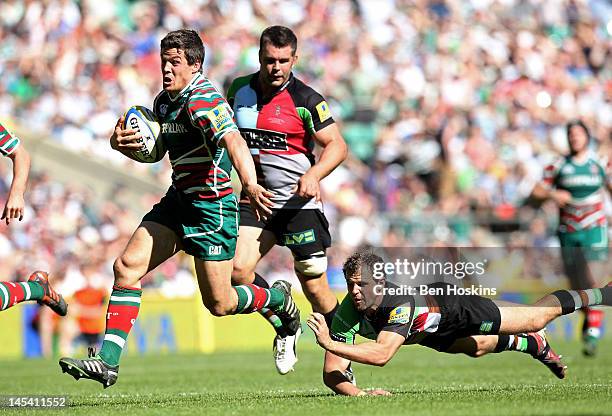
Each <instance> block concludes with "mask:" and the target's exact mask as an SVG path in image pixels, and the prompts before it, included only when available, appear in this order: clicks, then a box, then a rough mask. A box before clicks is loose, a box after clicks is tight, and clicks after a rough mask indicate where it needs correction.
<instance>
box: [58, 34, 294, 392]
mask: <svg viewBox="0 0 612 416" xmlns="http://www.w3.org/2000/svg"><path fill="white" fill-rule="evenodd" d="M160 49H161V75H162V81H163V91H162V92H160V93H159V94H158V96H157V97H156V99H155V102H154V108H153V111H154V112H155V114H156V116H157V117H158V120H159V122H160V123H161V127H162V139H163V141H164V145H165V147H166V148H167V149H168V153H169V157H170V162H171V164H172V170H173V174H172V186H171V187H170V189H169V190H168V192H167V193H166V195H165V196H164V197H163V198H162V200H161V201H160V202H159V203H157V204H156V205H155V206H154V207H153V209H152V210H151V211H150V212H149V213H148V214H146V215H145V216H144V218H143V220H142V222H141V224H140V225H139V227H138V228H137V229H136V231H135V232H134V234H133V235H132V237H131V239H130V241H129V242H128V244H127V246H126V247H125V249H124V250H123V253H121V255H120V256H119V257H118V258H117V259H116V261H115V263H114V268H113V269H114V274H115V284H114V286H113V290H112V293H111V296H110V301H109V305H108V311H107V314H106V315H107V320H106V332H105V335H104V341H103V343H102V348H101V350H100V354H99V355H95V353H90V358H89V359H85V360H77V359H72V358H62V359H60V366H61V368H62V371H64V372H68V373H69V374H70V375H72V376H73V377H74V378H76V379H79V378H89V379H92V380H95V381H98V382H100V383H101V384H102V385H103V386H104V387H105V388H106V387H108V386H111V385H113V384H114V383H115V382H116V380H117V376H118V371H119V359H120V356H121V352H122V350H123V348H124V346H125V342H126V339H127V337H128V334H129V332H130V330H131V328H132V325H133V324H134V321H135V320H136V317H137V315H138V310H139V307H140V300H141V293H142V290H141V284H140V279H142V277H143V276H144V275H146V274H147V273H148V272H150V271H151V270H153V269H154V268H156V267H157V266H158V265H160V264H161V263H163V262H164V261H166V260H167V259H168V258H170V257H171V256H173V255H174V254H176V253H177V252H178V251H179V250H184V251H185V252H186V253H188V254H190V255H192V256H193V257H194V263H195V270H196V274H197V278H198V284H199V287H200V292H201V295H202V300H203V302H204V305H205V306H206V308H208V310H210V312H211V313H212V314H213V315H215V316H224V315H232V314H238V313H251V312H254V311H257V310H260V309H261V308H264V307H267V308H270V309H271V310H273V311H274V312H275V313H276V314H278V315H279V317H280V318H281V319H282V320H284V322H285V323H286V324H288V325H289V324H291V323H293V322H295V321H297V322H298V324H299V311H298V309H297V307H296V306H295V304H294V303H293V300H292V298H291V295H290V285H289V284H288V283H287V282H284V281H279V282H276V283H275V285H273V287H272V288H269V289H267V288H261V287H258V286H256V285H253V284H246V285H241V286H232V285H231V272H232V259H233V257H234V251H235V247H236V238H237V231H238V208H237V202H236V199H235V197H234V195H233V194H232V188H231V184H230V172H231V168H232V165H233V166H234V167H235V168H236V171H237V173H238V176H239V178H240V181H241V182H242V187H243V190H244V192H246V194H247V195H248V196H249V201H250V202H251V206H252V207H253V209H254V210H255V211H256V215H257V217H258V218H259V217H265V216H267V215H268V214H269V213H270V210H269V208H268V206H269V205H270V201H269V199H268V197H269V196H270V193H268V192H267V191H266V190H265V189H264V188H263V187H262V186H260V185H258V184H257V179H256V175H255V166H254V165H253V159H252V158H251V155H250V153H249V149H248V147H247V145H246V143H245V142H244V140H243V138H242V137H241V136H240V133H239V132H238V128H237V127H236V125H235V124H234V121H233V115H232V111H231V109H230V107H229V105H228V104H227V102H226V101H225V99H224V98H223V97H222V96H221V94H220V93H219V92H218V91H217V90H216V88H215V87H214V86H213V85H212V84H211V83H210V81H209V80H208V79H207V78H206V77H205V76H204V75H202V63H203V60H204V45H203V43H202V40H201V39H200V37H199V35H198V34H197V33H196V32H195V31H193V30H178V31H174V32H170V33H168V34H167V35H166V36H165V37H164V38H163V39H162V41H161V45H160ZM139 139H140V135H139V133H138V132H137V131H134V130H131V129H125V128H124V127H123V118H120V119H119V121H118V122H117V125H116V127H115V131H114V134H113V135H112V136H111V138H110V143H111V146H112V148H113V149H115V150H117V151H119V152H121V153H123V154H124V155H126V156H128V157H130V156H131V152H132V151H134V150H138V149H139V148H140V144H139V143H138V140H139Z"/></svg>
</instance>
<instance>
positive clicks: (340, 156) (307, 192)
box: [296, 123, 348, 201]
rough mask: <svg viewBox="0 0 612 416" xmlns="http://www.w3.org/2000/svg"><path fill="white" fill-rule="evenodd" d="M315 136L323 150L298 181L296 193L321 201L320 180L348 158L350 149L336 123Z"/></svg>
mask: <svg viewBox="0 0 612 416" xmlns="http://www.w3.org/2000/svg"><path fill="white" fill-rule="evenodd" d="M313 137H314V139H315V141H316V142H317V143H318V144H319V145H320V146H321V147H323V152H321V156H320V157H319V160H318V161H317V162H316V163H315V164H314V165H313V166H312V167H311V168H310V169H308V170H307V171H306V173H305V174H304V175H303V176H302V177H301V178H300V180H299V181H298V183H297V189H296V193H297V194H298V195H299V196H301V197H303V198H315V199H316V200H317V201H320V200H321V193H320V192H321V191H320V189H319V182H320V181H321V180H322V179H323V178H325V177H326V176H327V175H329V174H330V173H331V172H332V171H333V170H334V169H336V168H337V167H338V165H340V163H342V162H343V161H344V159H346V156H347V154H348V149H347V146H346V143H345V142H344V139H343V138H342V135H341V134H340V130H339V129H338V125H337V124H336V123H333V124H330V125H329V126H327V127H324V128H322V129H321V130H319V131H317V132H316V133H314V135H313Z"/></svg>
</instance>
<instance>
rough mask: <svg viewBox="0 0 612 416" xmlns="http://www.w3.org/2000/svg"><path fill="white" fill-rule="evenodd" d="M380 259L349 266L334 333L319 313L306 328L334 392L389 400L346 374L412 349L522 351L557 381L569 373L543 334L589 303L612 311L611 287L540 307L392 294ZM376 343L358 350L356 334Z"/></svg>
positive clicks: (552, 299) (557, 297) (361, 258)
mask: <svg viewBox="0 0 612 416" xmlns="http://www.w3.org/2000/svg"><path fill="white" fill-rule="evenodd" d="M382 261H383V260H382V259H381V258H380V257H379V256H377V255H375V254H372V253H369V252H358V253H355V254H353V255H352V256H351V257H349V258H348V259H347V260H346V262H345V264H344V267H343V271H344V273H345V278H346V281H347V288H348V294H347V296H346V297H345V298H344V300H343V301H342V303H341V305H340V308H339V309H338V311H337V312H336V315H335V316H334V320H333V323H332V327H331V333H330V330H329V328H328V327H327V324H326V323H325V319H324V318H323V316H322V315H321V314H318V313H313V314H312V315H311V316H310V318H309V319H308V322H307V323H308V326H309V327H310V328H311V329H312V330H313V332H314V333H315V336H316V338H317V342H318V344H319V345H320V346H321V347H322V348H324V349H325V350H326V353H325V364H324V368H323V380H324V382H325V384H326V385H327V386H328V387H329V388H331V389H332V390H333V391H335V392H336V393H339V394H344V395H349V396H359V395H365V394H373V395H388V394H389V392H387V391H385V390H374V391H371V392H366V391H363V390H361V389H359V388H358V387H357V386H356V385H354V384H353V383H352V382H351V381H350V380H349V379H347V378H346V376H345V370H346V368H348V366H349V364H350V362H351V361H356V362H359V363H362V364H369V365H376V366H383V365H385V364H386V363H387V362H389V360H390V359H391V358H393V356H394V355H395V353H396V352H397V351H398V349H399V347H401V346H402V345H408V344H420V345H423V346H427V347H430V348H433V349H435V350H437V351H441V352H448V353H463V354H467V355H469V356H472V357H480V356H483V355H485V354H487V353H495V352H502V351H520V352H524V353H528V354H530V355H532V356H533V357H534V358H536V359H537V360H538V361H540V362H542V363H543V364H544V365H546V366H547V367H548V368H549V369H550V370H551V371H552V372H553V373H554V374H555V375H556V376H557V377H559V378H563V377H565V370H566V367H565V366H564V365H563V364H562V363H561V361H560V357H559V356H558V355H556V354H555V353H554V351H553V350H552V349H551V347H550V344H548V342H547V340H546V338H545V336H544V333H543V330H542V329H543V328H544V326H545V325H546V324H548V323H549V322H550V321H552V320H553V319H555V318H557V317H558V316H561V315H565V314H569V313H572V312H574V311H575V310H577V309H579V308H580V307H582V306H587V305H606V306H612V284H611V285H608V286H606V287H604V288H600V289H586V290H580V291H573V290H569V291H568V290H558V291H556V292H554V293H552V294H550V295H546V296H544V297H543V298H542V299H540V300H539V301H538V302H536V303H535V304H534V305H531V306H529V305H519V304H513V303H510V302H502V301H493V300H491V299H487V298H483V297H480V296H474V295H469V296H468V295H463V296H460V295H449V294H448V293H450V291H448V289H447V288H448V287H449V285H446V284H444V283H436V284H432V285H429V287H437V288H442V289H444V290H446V292H445V293H443V294H436V295H424V296H418V295H414V296H412V295H409V294H400V295H394V294H393V292H392V291H391V290H389V289H398V288H400V286H396V285H393V283H391V282H390V281H389V278H386V276H383V277H382V278H381V277H380V276H376V275H375V271H376V266H375V265H376V263H382ZM357 334H359V335H362V336H364V337H366V338H369V339H372V340H375V342H364V343H361V344H357V345H354V342H355V337H356V335H357Z"/></svg>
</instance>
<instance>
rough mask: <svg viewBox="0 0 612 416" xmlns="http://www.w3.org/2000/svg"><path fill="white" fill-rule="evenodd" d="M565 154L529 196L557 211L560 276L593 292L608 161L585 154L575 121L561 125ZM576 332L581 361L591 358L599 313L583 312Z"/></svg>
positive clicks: (604, 234) (610, 179) (604, 230)
mask: <svg viewBox="0 0 612 416" xmlns="http://www.w3.org/2000/svg"><path fill="white" fill-rule="evenodd" d="M567 137H568V143H569V148H570V154H569V155H567V156H565V157H561V158H559V159H557V160H556V161H555V162H554V163H552V164H550V165H549V166H547V167H546V169H545V170H544V177H543V179H542V181H541V182H540V183H538V184H537V185H536V187H535V188H534V190H533V193H532V195H533V196H534V197H535V198H537V199H552V200H553V201H555V203H556V204H557V205H558V206H559V228H558V236H559V240H560V243H561V255H562V258H563V263H564V267H565V272H566V275H567V276H568V278H569V280H570V284H571V287H572V288H573V289H584V288H595V287H597V286H599V285H600V284H601V283H602V282H601V281H598V279H601V278H602V277H603V276H604V275H605V273H606V272H609V270H608V271H606V270H605V267H606V261H607V259H608V227H607V219H606V214H605V212H604V201H605V195H604V193H605V191H606V189H607V190H608V191H609V192H612V175H611V174H610V166H609V161H607V163H606V161H602V160H601V159H600V158H598V157H597V156H596V155H595V154H594V152H592V151H591V150H590V149H589V140H590V135H589V130H588V129H587V127H586V125H585V124H584V123H583V122H582V121H579V120H576V121H572V122H570V123H568V124H567ZM583 311H584V315H585V316H584V324H583V329H582V334H583V341H584V349H583V352H584V354H585V355H594V354H595V352H596V347H597V342H598V340H599V338H600V337H601V328H602V324H603V315H604V312H603V310H600V309H597V308H585V309H584V310H583Z"/></svg>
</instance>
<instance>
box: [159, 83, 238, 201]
mask: <svg viewBox="0 0 612 416" xmlns="http://www.w3.org/2000/svg"><path fill="white" fill-rule="evenodd" d="M153 112H154V113H155V115H156V116H157V118H158V121H159V123H160V126H161V134H162V139H163V142H164V145H165V146H166V149H168V154H169V157H170V163H171V165H172V184H173V185H174V186H175V187H176V188H177V189H178V190H179V191H181V192H182V193H183V194H184V195H185V196H187V197H188V198H193V199H218V198H221V197H224V196H226V195H228V194H230V193H232V183H231V178H230V174H231V169H232V164H231V161H230V159H229V157H228V155H227V150H226V149H225V148H223V147H221V146H219V141H220V140H221V139H222V138H223V136H224V135H225V134H226V133H228V132H230V131H238V128H237V127H236V124H235V123H234V119H233V113H232V110H231V108H230V106H229V105H228V103H227V101H225V99H224V98H223V96H222V95H221V94H220V93H219V91H218V90H217V89H216V88H215V87H214V86H213V85H212V84H211V82H210V81H209V80H208V79H207V78H206V77H205V76H204V75H202V74H200V73H198V74H196V75H195V76H194V78H193V79H192V80H191V82H190V83H189V84H188V85H187V86H186V87H185V88H184V89H183V90H182V91H181V92H180V93H179V94H178V95H176V96H175V97H171V96H170V94H168V92H166V91H162V92H161V93H159V94H158V95H157V97H156V98H155V101H154V104H153Z"/></svg>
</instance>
